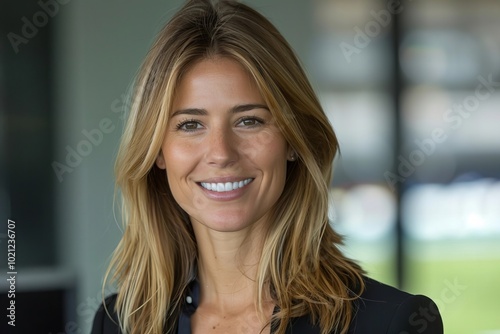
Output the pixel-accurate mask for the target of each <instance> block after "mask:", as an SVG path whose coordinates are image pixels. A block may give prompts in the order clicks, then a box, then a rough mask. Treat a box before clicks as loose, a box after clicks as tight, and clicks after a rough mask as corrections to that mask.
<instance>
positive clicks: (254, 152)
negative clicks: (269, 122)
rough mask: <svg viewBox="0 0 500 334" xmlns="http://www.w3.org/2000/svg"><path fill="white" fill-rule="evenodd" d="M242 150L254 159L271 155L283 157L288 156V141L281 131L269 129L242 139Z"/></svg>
mask: <svg viewBox="0 0 500 334" xmlns="http://www.w3.org/2000/svg"><path fill="white" fill-rule="evenodd" d="M240 152H241V153H242V154H243V155H244V156H246V157H248V158H250V159H252V160H261V159H262V158H264V157H268V156H269V155H272V156H274V158H277V159H281V158H282V157H286V142H285V139H284V138H283V137H282V135H281V133H279V131H277V130H270V129H267V130H264V131H262V132H260V133H259V135H258V136H252V137H249V138H246V139H244V140H242V141H241V144H240Z"/></svg>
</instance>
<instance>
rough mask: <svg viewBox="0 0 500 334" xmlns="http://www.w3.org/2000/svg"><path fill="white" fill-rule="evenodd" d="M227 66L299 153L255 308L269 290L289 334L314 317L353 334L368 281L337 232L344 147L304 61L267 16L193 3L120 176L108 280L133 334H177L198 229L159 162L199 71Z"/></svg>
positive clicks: (134, 120)
mask: <svg viewBox="0 0 500 334" xmlns="http://www.w3.org/2000/svg"><path fill="white" fill-rule="evenodd" d="M211 57H227V58H230V59H233V60H235V61H237V62H239V63H240V64H241V65H242V66H243V67H244V68H245V69H246V70H247V71H248V72H249V73H250V75H251V77H253V79H254V80H255V82H256V84H257V87H258V89H259V90H260V93H261V94H262V96H263V98H264V100H265V102H266V104H267V106H268V107H269V110H270V111H271V113H272V115H273V116H274V118H275V120H276V123H277V124H278V126H279V129H280V130H281V132H282V134H283V136H284V137H285V139H286V141H287V142H288V144H289V145H291V147H293V149H294V150H295V151H296V152H297V154H298V157H299V158H298V160H297V161H294V162H289V163H288V167H287V176H286V178H287V181H286V185H285V189H284V191H283V193H282V194H281V197H280V198H279V199H278V201H277V203H276V204H275V206H274V207H273V209H272V219H270V222H269V224H270V226H269V228H268V229H267V234H266V235H265V240H264V245H263V249H262V252H261V257H260V261H259V264H258V270H257V278H256V283H257V284H256V285H257V291H256V292H257V293H256V296H257V297H256V300H255V305H256V308H257V310H258V311H259V312H261V313H262V312H263V301H264V299H265V294H266V292H265V291H266V289H267V291H268V292H269V293H270V295H271V296H272V298H273V299H274V302H275V304H276V305H277V306H278V308H279V311H278V312H277V313H275V314H274V315H273V318H272V319H271V324H272V325H273V329H274V332H275V333H277V334H283V333H285V329H286V327H287V325H288V323H289V321H290V320H291V318H294V317H299V316H303V315H309V316H310V318H311V319H312V321H313V322H314V323H315V324H317V325H319V326H320V328H321V332H322V333H323V334H326V333H330V332H331V331H336V332H338V333H346V332H347V329H348V327H349V324H350V321H351V320H352V318H353V314H354V309H353V302H354V300H355V299H356V298H357V297H358V296H359V294H360V293H361V292H362V290H363V289H364V284H363V277H362V275H363V271H362V269H361V268H360V267H359V266H358V265H357V264H356V263H354V262H353V261H351V260H349V259H347V258H346V257H345V256H344V255H343V254H342V253H341V251H340V250H339V248H338V246H339V245H340V244H341V242H342V239H341V237H340V236H339V235H338V234H337V233H336V232H334V230H333V229H332V228H331V226H330V224H329V221H328V214H327V212H328V188H329V185H330V180H331V175H332V163H333V159H334V157H335V154H336V152H337V150H338V142H337V139H336V137H335V134H334V132H333V130H332V127H331V125H330V124H329V122H328V119H327V117H326V116H325V113H324V112H323V110H322V108H321V106H320V103H319V101H318V99H317V97H316V95H315V93H314V91H313V89H312V87H311V85H310V83H309V81H308V79H307V77H306V75H305V73H304V71H303V69H302V67H301V65H300V63H299V61H298V60H297V57H296V56H295V54H294V52H293V50H292V49H291V47H290V46H289V44H288V43H287V42H286V41H285V39H284V38H283V36H282V35H281V34H280V33H279V32H278V30H277V29H276V28H275V27H274V26H273V25H272V24H271V23H270V22H269V21H268V20H267V19H266V18H264V17H263V16H262V15H261V14H259V13H258V12H256V11H255V10H253V9H251V8H249V7H248V6H246V5H243V4H241V3H238V2H235V1H226V0H223V1H218V2H216V3H212V2H211V1H209V0H191V1H187V3H186V4H185V5H184V6H183V7H182V8H181V9H180V10H179V11H178V12H177V13H176V14H175V15H174V16H173V18H172V19H171V20H170V21H169V22H168V23H167V25H166V26H165V27H164V28H163V30H162V31H161V32H160V33H159V35H158V37H157V39H156V41H155V43H154V44H153V46H152V48H151V50H150V52H149V54H148V55H147V57H146V59H145V61H144V63H143V66H142V68H141V70H140V72H139V74H138V77H137V79H136V82H135V88H134V97H133V103H132V106H131V110H130V113H129V116H128V120H127V125H126V128H125V131H124V134H123V137H122V141H121V145H120V149H119V153H118V158H117V161H116V166H115V173H116V184H117V189H118V190H119V191H120V192H121V196H122V199H123V201H122V211H123V220H124V225H125V231H124V234H123V237H122V239H121V241H120V243H119V245H118V246H117V249H116V250H115V252H114V255H113V259H112V261H111V264H110V267H109V269H108V273H107V275H106V277H108V274H112V277H111V281H112V282H115V283H116V285H117V287H118V297H117V301H116V312H117V314H118V318H119V322H120V327H121V329H122V331H123V333H127V334H139V333H140V334H144V333H152V334H159V333H164V332H167V333H172V332H173V331H174V330H175V326H176V323H177V319H178V317H179V314H180V311H181V306H182V303H183V301H184V299H185V293H186V288H187V286H188V284H189V283H190V281H191V280H192V279H193V277H192V275H193V272H195V266H196V262H197V245H196V240H195V236H194V233H193V229H192V227H191V224H190V221H189V217H188V216H187V214H186V213H185V212H184V211H183V210H182V209H181V208H180V207H179V205H178V204H177V203H176V201H175V200H174V198H173V196H172V193H171V191H170V189H169V185H168V181H167V177H166V173H165V171H164V170H161V169H159V168H158V167H157V166H156V164H155V160H156V158H157V156H158V154H159V152H160V148H161V144H162V142H163V140H164V137H165V133H166V129H167V124H168V121H169V112H170V110H171V106H172V100H173V98H174V96H175V91H176V87H177V85H178V83H179V81H180V80H181V79H182V76H183V73H185V72H186V71H187V69H189V67H190V66H192V64H194V63H195V62H197V61H199V60H203V59H210V58H211Z"/></svg>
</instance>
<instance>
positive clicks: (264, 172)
mask: <svg viewBox="0 0 500 334" xmlns="http://www.w3.org/2000/svg"><path fill="white" fill-rule="evenodd" d="M177 88H178V89H177V90H176V95H175V100H174V101H173V108H172V112H171V115H170V120H169V126H168V129H167V132H166V135H165V139H164V141H163V144H162V149H161V152H160V155H159V156H158V158H157V161H156V164H157V166H158V167H160V168H162V169H166V172H167V178H168V182H169V185H170V189H171V191H172V194H173V196H174V198H175V200H176V201H177V203H178V204H179V205H180V206H181V207H182V209H183V210H185V211H186V212H187V213H188V215H189V216H190V217H191V222H192V223H193V224H201V225H203V226H205V227H206V228H208V229H212V230H216V231H239V230H243V229H245V228H247V227H249V226H252V225H253V224H255V223H257V222H259V223H265V222H266V219H267V217H268V214H269V212H270V209H271V208H272V206H273V205H274V204H275V203H276V201H277V200H278V198H279V197H280V195H281V193H282V192H283V188H284V186H285V176H286V164H287V158H288V157H289V156H290V154H291V150H290V149H289V148H288V145H287V143H286V141H285V139H284V137H283V136H282V134H281V132H280V131H279V130H278V127H277V125H276V122H275V120H274V118H273V116H272V114H271V112H270V111H269V110H268V108H267V106H266V104H265V102H264V99H263V98H262V96H261V94H260V93H259V90H258V89H257V86H256V85H255V83H254V81H253V80H252V78H251V77H250V75H249V74H248V73H247V72H246V71H245V70H244V69H243V67H242V66H241V65H239V64H238V63H237V62H235V61H233V60H230V59H227V58H217V59H210V60H202V61H200V62H197V63H196V64H195V65H193V66H192V67H191V68H190V69H189V70H188V71H187V72H186V73H185V74H184V76H183V77H182V80H181V82H180V84H179V86H178V87H177Z"/></svg>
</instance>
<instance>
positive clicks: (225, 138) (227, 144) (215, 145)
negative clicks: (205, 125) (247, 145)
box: [206, 127, 238, 168]
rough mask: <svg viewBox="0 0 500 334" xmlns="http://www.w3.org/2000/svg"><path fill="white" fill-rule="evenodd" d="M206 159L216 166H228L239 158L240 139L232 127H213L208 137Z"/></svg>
mask: <svg viewBox="0 0 500 334" xmlns="http://www.w3.org/2000/svg"><path fill="white" fill-rule="evenodd" d="M206 145H207V153H206V159H207V162H208V164H209V165H212V166H214V167H221V168H223V167H228V166H231V165H232V164H234V163H235V162H236V161H237V160H238V150H237V147H238V139H237V136H235V135H234V134H233V133H232V131H231V130H230V129H227V128H225V127H224V128H222V127H221V128H218V129H212V131H210V133H209V136H208V138H207V143H206Z"/></svg>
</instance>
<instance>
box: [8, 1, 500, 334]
mask: <svg viewBox="0 0 500 334" xmlns="http://www.w3.org/2000/svg"><path fill="white" fill-rule="evenodd" d="M246 2H247V3H248V4H250V5H253V6H254V7H256V8H257V9H258V10H260V11H261V12H262V13H264V14H265V15H266V16H267V17H269V18H270V19H271V20H272V21H273V22H274V23H275V24H276V26H277V27H278V28H279V29H280V30H281V31H282V33H283V34H284V35H285V37H286V38H287V39H288V40H289V42H290V43H291V44H292V46H293V47H294V48H295V50H296V51H297V53H298V55H299V57H300V58H301V60H302V62H303V64H304V66H305V68H306V70H307V72H308V73H309V75H310V78H311V81H312V83H313V85H314V87H315V88H316V90H317V92H318V94H319V96H320V99H321V101H322V103H323V106H324V108H325V111H326V112H327V113H328V116H329V117H330V119H331V122H332V124H333V126H334V128H335V130H336V131H337V134H338V137H339V140H340V144H341V148H342V155H341V156H340V157H339V158H338V159H337V161H336V170H335V176H334V182H333V184H332V189H331V194H332V206H331V217H332V224H333V225H334V226H335V228H337V229H338V230H339V231H340V232H341V233H343V234H344V235H345V236H346V243H345V246H344V247H345V251H346V252H347V253H348V254H350V255H351V256H352V257H354V258H356V259H358V260H360V262H361V263H362V264H363V265H364V266H365V268H366V269H367V271H368V273H369V274H370V275H371V276H373V277H374V278H377V279H379V280H381V281H384V282H387V283H389V284H393V285H397V286H399V287H401V288H404V289H406V290H408V291H410V292H413V293H421V294H426V295H429V296H430V297H432V298H433V299H434V300H435V301H436V302H437V303H438V306H439V307H440V310H441V312H442V315H443V317H444V322H445V329H446V332H447V333H452V334H454V333H464V334H471V333H474V334H486V333H488V334H492V333H500V317H499V316H498V314H499V311H500V287H499V286H498V283H499V282H500V131H499V130H498V128H499V127H500V2H499V1H497V0H478V1H465V0H453V1H452V0H442V1H432V0H419V1H410V0H408V1H402V2H400V3H399V4H398V3H395V2H394V1H388V2H387V1H380V0H357V1H347V0H300V1H285V0H279V1H264V0H248V1H246ZM181 4H182V1H180V0H176V1H159V0H148V1H142V2H139V1H118V0H113V1H106V2H102V1H96V0H93V1H81V0H73V1H71V0H58V1H56V0H41V1H39V2H35V1H2V2H1V4H0V35H1V42H0V111H1V113H0V158H1V161H2V163H1V165H0V212H1V219H2V224H1V228H0V244H1V246H0V247H1V249H2V250H3V251H2V253H3V254H5V255H2V256H0V264H1V268H2V271H3V272H4V273H3V274H2V275H5V274H6V272H7V269H6V266H7V250H6V249H7V246H6V245H7V235H6V233H7V219H12V220H14V221H15V222H16V230H15V231H16V268H17V272H18V275H17V283H16V289H17V291H16V292H17V294H16V303H17V305H18V309H17V311H18V312H17V317H16V320H17V321H16V327H17V331H16V332H15V333H27V332H29V333H54V334H55V333H68V334H69V333H87V332H88V331H89V330H90V325H91V322H92V318H93V314H94V312H95V310H96V309H97V307H98V305H99V303H100V301H101V294H102V289H101V286H102V280H103V276H104V273H105V270H106V267H107V264H108V262H109V258H110V255H111V253H112V251H113V249H114V247H115V246H116V244H117V243H118V241H119V239H120V235H121V230H120V222H117V221H116V219H115V214H114V212H113V194H114V185H113V171H112V169H113V163H114V158H115V155H116V151H117V146H118V142H119V137H120V134H121V130H122V126H123V119H122V116H123V110H124V109H125V108H126V105H127V94H128V90H129V87H130V84H131V82H132V80H133V78H134V75H135V73H136V71H137V69H138V67H139V65H140V63H141V60H142V59H143V57H144V56H145V54H146V52H147V50H148V48H149V46H150V44H151V42H152V41H153V38H154V36H155V34H156V32H158V30H159V29H160V28H161V27H162V25H163V23H164V22H166V21H167V20H168V18H169V17H170V16H171V14H172V13H173V12H174V11H175V10H176V9H177V8H178V7H179V6H180V5H181ZM99 133H100V134H101V135H99ZM0 287H1V289H2V291H1V293H2V294H1V296H2V299H1V300H2V305H4V306H6V305H7V296H6V293H5V292H6V291H7V285H6V280H5V279H2V282H1V283H0ZM111 291H112V290H111V289H106V290H105V291H104V293H105V294H109V293H111ZM30 326H31V327H30ZM23 328H24V329H25V330H23ZM32 328H36V330H33V329H32ZM0 329H1V332H2V333H4V332H6V333H8V332H10V331H11V330H12V328H10V327H7V325H6V321H5V319H4V321H2V323H1V324H0ZM13 333H14V332H13Z"/></svg>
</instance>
